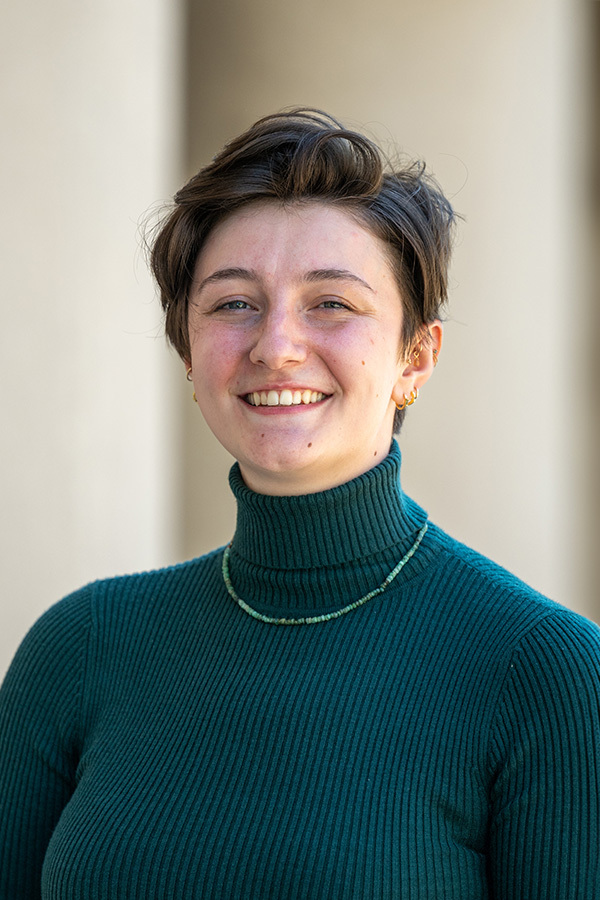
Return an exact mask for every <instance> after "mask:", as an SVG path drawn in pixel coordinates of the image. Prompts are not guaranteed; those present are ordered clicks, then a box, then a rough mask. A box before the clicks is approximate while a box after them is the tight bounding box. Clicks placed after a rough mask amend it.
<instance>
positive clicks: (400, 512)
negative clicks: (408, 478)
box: [229, 442, 426, 614]
mask: <svg viewBox="0 0 600 900" xmlns="http://www.w3.org/2000/svg"><path fill="white" fill-rule="evenodd" d="M230 483H231V487H232V490H233V492H234V494H235V496H236V498H237V501H238V518H237V526H236V532H235V536H234V538H233V541H232V546H231V555H230V560H229V571H230V576H231V581H232V583H233V586H234V588H235V590H236V592H237V594H239V596H240V597H242V598H243V599H244V600H245V601H247V602H248V603H252V604H254V605H257V607H258V608H260V609H262V611H270V610H271V609H272V607H274V606H276V607H278V608H279V609H281V610H283V612H284V613H287V614H296V613H298V614H302V612H305V613H306V612H308V613H311V612H314V611H315V610H317V609H321V608H329V607H330V606H331V605H334V606H335V605H337V604H339V603H340V598H343V600H344V603H345V602H347V601H348V600H352V599H356V598H357V597H360V596H361V595H362V594H365V593H367V592H368V591H370V590H372V589H373V588H374V587H376V586H377V584H379V583H380V582H381V581H382V580H383V579H384V578H385V577H386V575H387V574H388V572H389V571H390V570H391V569H392V568H393V567H394V565H395V564H396V562H397V561H398V560H399V559H401V558H402V557H403V556H404V554H405V553H406V552H407V551H408V550H409V549H410V547H411V546H412V545H413V543H414V541H415V539H416V537H417V535H418V532H419V530H420V528H421V527H422V526H423V524H424V522H425V520H426V514H425V513H424V512H423V510H421V509H420V508H419V507H418V506H416V504H414V503H413V502H412V501H411V500H410V499H409V498H408V497H406V495H405V494H404V493H403V492H402V489H401V487H400V451H399V449H398V445H397V444H396V443H395V442H394V443H393V444H392V449H391V452H390V454H389V455H388V456H387V457H386V458H385V459H384V460H383V461H382V462H381V463H380V464H379V465H378V466H375V468H373V469H370V470H369V471H367V472H365V473H364V474H362V475H360V476H359V477H358V478H355V479H353V480H352V481H349V482H346V483H344V484H341V485H339V486H336V487H333V488H331V489H329V490H326V491H322V492H315V493H311V494H302V495H296V496H281V497H279V496H273V495H264V494H258V493H256V492H254V491H252V490H250V488H249V487H248V486H247V484H246V483H245V481H244V479H243V478H242V475H241V471H240V468H239V466H238V465H237V464H236V465H235V466H234V467H233V468H232V470H231V474H230ZM411 562H412V561H411ZM341 605H343V604H341Z"/></svg>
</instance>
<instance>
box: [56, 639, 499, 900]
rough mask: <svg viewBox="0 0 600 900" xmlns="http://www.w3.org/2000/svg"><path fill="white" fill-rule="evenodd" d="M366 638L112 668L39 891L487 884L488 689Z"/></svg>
mask: <svg viewBox="0 0 600 900" xmlns="http://www.w3.org/2000/svg"><path fill="white" fill-rule="evenodd" d="M257 624H258V625H259V626H261V623H257ZM252 627H254V623H252ZM262 627H264V626H262ZM267 627H268V626H267ZM276 631H277V629H275V632H276ZM364 638H365V635H364V634H363V636H362V639H361V640H356V641H346V640H344V641H339V640H338V641H336V640H335V633H334V632H333V630H331V633H330V635H326V639H325V640H324V639H323V636H322V634H319V636H318V637H316V638H315V637H314V633H313V634H312V635H311V633H310V632H309V631H308V630H304V632H303V633H302V636H301V638H300V640H301V641H302V642H304V643H305V646H302V645H299V642H298V640H297V634H296V635H289V636H288V635H284V636H282V635H280V634H276V633H273V636H272V639H271V643H270V645H268V646H267V647H265V646H264V644H262V645H260V646H258V645H257V644H256V643H255V642H252V641H240V642H239V643H238V642H235V641H234V642H231V640H229V641H228V642H222V641H221V640H219V639H217V640H216V641H214V642H213V643H212V646H210V647H209V646H208V645H207V646H206V647H202V646H198V647H195V648H187V649H186V651H185V653H183V654H182V655H181V656H180V657H179V658H178V659H173V660H172V661H171V664H170V666H169V667H168V668H167V669H166V670H164V671H163V670H161V669H158V668H157V667H156V666H154V667H153V666H152V665H151V664H150V661H149V664H148V666H147V667H146V668H144V666H141V667H139V668H138V669H137V670H136V672H135V674H132V676H131V678H130V679H121V680H119V681H115V682H114V683H113V684H112V685H111V686H110V690H107V691H106V692H105V694H104V696H105V698H106V699H105V701H104V702H103V703H102V704H100V705H99V709H98V713H97V715H96V717H95V719H94V722H93V725H92V727H91V728H90V730H89V735H88V739H87V741H86V746H85V748H84V752H83V755H82V758H81V760H80V764H79V770H78V784H77V788H76V790H75V792H74V794H73V797H72V799H71V801H70V803H69V804H68V806H67V808H66V809H65V811H64V813H63V816H62V818H61V820H60V822H59V824H58V827H57V829H56V831H55V834H54V836H53V839H52V842H51V844H50V847H49V850H48V854H47V857H46V863H45V868H44V886H45V887H44V891H45V893H44V895H43V896H44V897H45V898H47V900H50V898H52V900H55V898H59V897H63V896H67V895H66V894H65V893H64V891H63V893H61V890H63V888H62V887H61V885H65V884H68V885H69V896H71V897H79V896H81V897H84V896H85V897H86V898H89V900H95V898H96V897H98V898H99V897H109V896H110V897H113V896H114V897H116V898H120V897H127V898H130V897H138V896H139V897H147V898H152V897H157V898H158V897H164V896H169V897H172V898H174V900H178V898H179V897H181V898H184V897H185V898H186V900H189V898H202V900H216V898H219V900H224V898H232V897H236V898H240V900H258V898H265V897H273V898H278V900H305V898H306V900H309V898H310V900H320V898H329V897H331V898H336V900H346V898H361V900H370V898H373V900H374V898H378V900H384V898H386V900H387V898H389V900H395V898H403V900H405V898H415V900H417V898H427V900H433V898H438V897H439V898H442V897H444V898H447V897H453V896H456V897H461V900H468V898H470V897H472V898H477V900H481V898H483V897H485V896H486V894H485V890H486V889H485V874H484V850H485V832H486V824H487V802H486V783H485V776H484V770H483V766H482V753H483V748H482V738H481V727H480V726H481V721H480V716H481V705H479V707H478V702H477V701H478V698H479V697H480V696H481V691H480V690H478V686H477V683H476V682H474V683H470V679H469V677H468V672H467V671H465V670H464V667H462V668H461V667H460V666H458V667H456V666H454V667H453V666H451V665H448V666H440V665H439V659H438V660H437V663H438V664H437V665H436V666H435V667H434V666H433V663H432V660H430V659H428V658H427V653H426V652H425V649H424V648H425V647H426V644H425V643H424V644H422V645H421V647H420V648H417V647H415V646H414V642H413V646H412V647H409V646H408V644H406V643H405V642H404V641H403V640H395V641H390V639H389V635H387V636H385V637H383V636H382V635H378V634H377V633H376V632H375V633H373V634H372V635H371V638H370V640H365V639H364ZM315 640H316V641H317V644H316V645H315V643H311V641H315ZM319 642H320V643H319ZM161 672H162V674H161ZM478 709H479V712H478V711H477V710H478Z"/></svg>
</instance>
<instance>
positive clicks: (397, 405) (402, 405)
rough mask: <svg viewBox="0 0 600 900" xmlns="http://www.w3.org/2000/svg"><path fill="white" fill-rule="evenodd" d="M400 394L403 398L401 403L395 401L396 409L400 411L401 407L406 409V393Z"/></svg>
mask: <svg viewBox="0 0 600 900" xmlns="http://www.w3.org/2000/svg"><path fill="white" fill-rule="evenodd" d="M402 396H403V398H404V399H403V400H402V403H396V409H397V410H398V412H402V410H403V409H406V403H407V400H408V397H407V396H406V394H402Z"/></svg>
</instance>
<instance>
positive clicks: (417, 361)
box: [412, 344, 423, 366]
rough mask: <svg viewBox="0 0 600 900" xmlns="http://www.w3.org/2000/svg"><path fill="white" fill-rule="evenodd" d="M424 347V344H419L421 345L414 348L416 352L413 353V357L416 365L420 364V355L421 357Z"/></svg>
mask: <svg viewBox="0 0 600 900" xmlns="http://www.w3.org/2000/svg"><path fill="white" fill-rule="evenodd" d="M422 347H423V345H422V344H419V346H418V347H417V348H416V349H415V350H414V352H413V354H412V358H413V360H414V365H415V366H418V365H419V359H420V357H421V350H422Z"/></svg>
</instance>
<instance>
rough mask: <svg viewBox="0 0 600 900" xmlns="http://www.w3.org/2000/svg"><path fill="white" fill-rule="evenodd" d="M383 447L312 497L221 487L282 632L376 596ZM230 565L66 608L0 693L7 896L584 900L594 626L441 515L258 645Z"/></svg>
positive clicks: (236, 547)
mask: <svg viewBox="0 0 600 900" xmlns="http://www.w3.org/2000/svg"><path fill="white" fill-rule="evenodd" d="M399 465H400V457H399V451H398V449H397V447H396V446H395V445H394V448H393V450H392V452H391V454H390V456H389V457H388V458H387V459H386V460H385V461H383V462H382V463H381V464H380V465H378V466H377V467H376V468H374V469H373V470H371V471H370V472H367V473H366V474H365V475H362V476H361V477H359V478H357V479H356V480H354V481H352V482H350V483H348V484H345V485H342V486H341V487H338V488H334V489H333V490H330V491H326V492H324V493H321V494H314V495H307V496H304V497H267V496H262V495H258V494H254V493H252V492H251V491H250V490H248V489H247V488H246V487H245V485H244V483H243V481H242V479H241V476H240V473H239V470H238V468H237V467H234V469H233V470H232V474H231V484H232V487H233V490H234V492H235V495H236V497H237V500H238V521H237V528H236V532H235V537H234V540H233V545H232V548H231V557H230V575H231V582H232V584H233V586H234V588H235V591H236V592H237V594H238V595H239V596H240V597H241V598H243V600H244V601H246V602H247V603H248V604H249V605H250V606H251V607H253V608H254V609H256V610H257V611H259V612H261V613H263V614H265V615H267V616H273V617H280V616H281V617H286V618H298V617H304V616H319V615H328V614H329V613H331V612H334V611H336V610H338V609H340V608H341V607H344V606H346V605H347V604H349V603H351V602H352V601H354V600H356V599H358V598H360V597H362V596H364V595H365V594H367V593H369V592H370V591H372V590H373V589H374V588H375V587H377V586H378V585H379V584H381V583H382V582H383V581H384V579H385V578H386V576H387V574H388V573H389V572H390V570H392V569H393V568H394V566H395V565H396V563H397V562H398V561H399V560H401V559H403V558H404V557H405V556H406V555H407V553H408V551H409V550H410V549H411V548H412V547H413V546H414V544H415V541H416V539H417V536H418V533H419V531H420V530H421V529H422V526H423V524H424V523H425V522H426V515H425V513H424V511H423V510H422V509H420V508H419V507H418V506H417V505H416V504H414V503H413V502H412V501H411V500H409V499H408V498H407V497H406V496H405V495H404V494H403V493H402V490H401V488H400V481H399ZM222 557H223V551H222V550H220V551H216V552H214V553H211V554H209V555H207V556H204V557H201V558H199V559H195V560H192V561H191V562H187V563H184V564H182V565H178V566H174V567H172V568H168V569H164V570H161V571H157V572H151V573H146V574H141V575H133V576H127V577H121V578H115V579H110V580H107V581H101V582H97V583H95V584H92V585H90V586H88V587H86V588H84V589H83V590H81V591H78V592H77V593H75V594H73V595H71V596H69V597H67V598H66V599H65V600H63V601H62V602H60V603H59V604H57V605H56V606H54V607H53V608H52V609H51V610H49V612H47V613H46V614H45V615H44V616H43V617H42V618H41V619H40V621H39V622H38V623H37V624H36V625H35V626H34V628H33V629H32V631H31V632H30V633H29V635H28V636H27V638H26V639H25V641H24V643H23V644H22V646H21V648H20V650H19V652H18V653H17V656H16V658H15V661H14V663H13V665H12V667H11V669H10V672H9V674H8V676H7V678H6V681H5V684H4V686H3V689H2V692H1V694H0V763H1V774H0V898H2V900H33V898H39V897H42V898H44V900H134V898H135V900H138V898H139V900H159V898H160V900H165V898H168V900H267V898H273V900H392V898H393V900H485V898H496V900H597V898H598V897H600V845H599V838H600V827H599V815H600V811H599V803H600V784H599V762H600V721H599V713H600V677H599V672H600V665H599V663H600V632H599V631H598V629H597V628H596V626H594V625H592V624H591V623H589V622H587V621H586V620H585V619H582V618H581V617H579V616H577V615H576V614H574V613H573V612H570V611H568V610H567V609H564V608H562V607H560V606H558V605H556V604H554V603H552V602H550V601H549V600H546V599H545V598H543V597H541V596H539V595H538V594H536V593H535V592H534V591H532V590H531V589H530V588H528V587H527V586H525V585H524V584H522V583H521V582H519V581H518V580H517V579H516V578H514V577H513V576H511V575H509V574H508V573H507V572H505V571H504V570H503V569H501V568H499V567H498V566H496V565H494V564H493V563H491V562H490V561H488V560H486V559H484V558H483V557H481V556H479V555H477V554H476V553H474V552H473V551H471V550H468V549H467V548H465V547H464V546H462V545H461V544H459V543H457V542H455V541H454V540H452V539H451V538H449V537H448V536H447V535H446V534H445V533H444V532H442V531H441V530H440V529H439V528H437V527H436V526H435V525H434V524H432V523H429V524H428V528H427V531H426V533H425V536H424V538H423V540H422V542H421V544H420V545H419V547H418V549H417V550H416V552H415V553H414V555H413V556H412V557H411V558H410V559H408V561H407V562H406V563H405V565H404V567H403V568H402V570H401V571H400V572H399V574H398V576H397V577H396V578H395V580H394V581H393V582H392V583H391V584H390V585H389V587H387V588H386V589H385V590H384V591H383V592H382V593H381V594H379V595H377V596H375V597H373V598H372V599H370V600H368V601H367V602H366V603H364V604H363V605H361V606H359V607H357V608H355V609H352V610H351V611H349V612H347V613H346V614H344V615H341V616H339V617H338V618H332V619H329V620H327V621H324V622H319V623H317V624H304V625H274V624H268V623H265V622H263V621H259V620H257V619H255V618H253V617H252V616H250V615H249V614H248V613H247V612H246V611H244V610H243V609H241V608H240V607H239V606H238V604H237V603H236V601H235V600H234V599H232V597H231V596H230V595H229V593H228V592H227V590H226V588H225V584H224V580H223V577H222V572H221V563H222Z"/></svg>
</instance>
